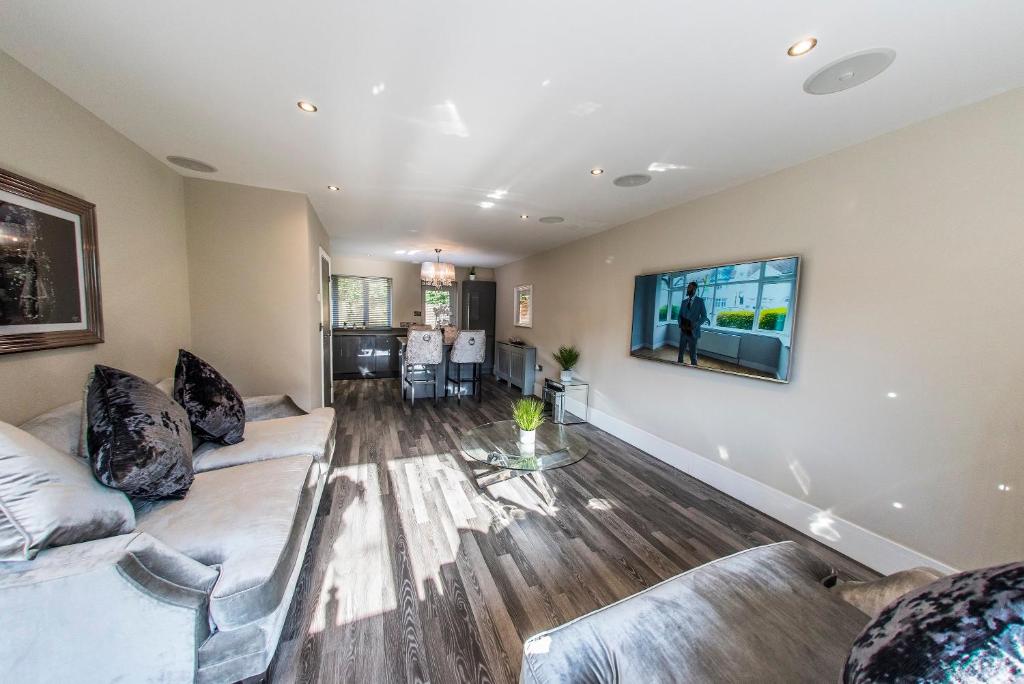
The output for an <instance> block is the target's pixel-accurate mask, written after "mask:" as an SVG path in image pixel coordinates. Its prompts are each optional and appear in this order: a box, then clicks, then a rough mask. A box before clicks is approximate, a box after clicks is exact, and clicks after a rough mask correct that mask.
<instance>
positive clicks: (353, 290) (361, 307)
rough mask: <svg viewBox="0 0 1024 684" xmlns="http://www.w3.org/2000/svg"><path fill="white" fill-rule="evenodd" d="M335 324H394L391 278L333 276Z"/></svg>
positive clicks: (379, 325)
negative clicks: (392, 319) (392, 321)
mask: <svg viewBox="0 0 1024 684" xmlns="http://www.w3.org/2000/svg"><path fill="white" fill-rule="evenodd" d="M331 325H332V326H333V327H335V328H340V327H343V326H357V327H366V328H390V327H391V278H379V277H364V276H345V275H335V276H331Z"/></svg>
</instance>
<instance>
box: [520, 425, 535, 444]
mask: <svg viewBox="0 0 1024 684" xmlns="http://www.w3.org/2000/svg"><path fill="white" fill-rule="evenodd" d="M519 444H521V445H522V446H524V447H526V448H527V449H532V448H533V447H534V445H536V444H537V431H536V430H524V429H522V428H519Z"/></svg>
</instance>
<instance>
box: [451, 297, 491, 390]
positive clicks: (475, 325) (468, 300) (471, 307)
mask: <svg viewBox="0 0 1024 684" xmlns="http://www.w3.org/2000/svg"><path fill="white" fill-rule="evenodd" d="M496 287H497V283H495V282H493V281H489V280H463V281H462V300H461V301H462V320H460V321H459V327H461V328H463V329H465V330H484V331H486V332H487V359H486V360H484V365H483V368H481V371H482V372H483V373H484V374H486V375H490V374H491V373H492V372H493V369H494V319H495V312H494V307H495V305H496V302H497V300H496V292H497V290H496Z"/></svg>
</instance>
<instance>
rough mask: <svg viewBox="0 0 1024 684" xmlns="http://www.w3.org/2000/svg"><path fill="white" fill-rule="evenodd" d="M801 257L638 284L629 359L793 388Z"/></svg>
mask: <svg viewBox="0 0 1024 684" xmlns="http://www.w3.org/2000/svg"><path fill="white" fill-rule="evenodd" d="M799 280H800V257H795V256H791V257H780V258H776V259H764V260H762V261H748V262H743V263H737V264H723V265H720V266H701V267H699V268H687V269H679V270H676V271H667V272H664V273H652V274H648V275H640V276H637V277H636V283H635V285H634V290H633V332H632V339H631V341H630V355H631V356H635V357H637V358H641V359H650V360H652V361H661V362H664V363H673V364H677V365H685V366H691V367H694V368H701V369H704V370H712V371H718V372H721V373H734V374H736V375H746V376H750V377H755V378H762V379H765V380H773V381H775V382H789V376H790V364H791V360H792V353H793V330H794V326H795V323H796V295H797V285H798V283H799Z"/></svg>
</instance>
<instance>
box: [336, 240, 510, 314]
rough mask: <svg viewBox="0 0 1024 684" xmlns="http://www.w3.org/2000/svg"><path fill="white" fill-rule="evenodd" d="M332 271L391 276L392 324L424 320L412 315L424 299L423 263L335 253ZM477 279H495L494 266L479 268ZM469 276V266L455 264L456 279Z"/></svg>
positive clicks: (348, 273) (338, 273)
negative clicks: (421, 276) (421, 274)
mask: <svg viewBox="0 0 1024 684" xmlns="http://www.w3.org/2000/svg"><path fill="white" fill-rule="evenodd" d="M331 271H332V272H333V273H334V274H336V275H354V276H381V277H385V278H391V291H392V294H391V311H392V317H393V321H392V324H393V325H395V326H397V325H398V324H399V323H401V322H402V321H411V322H413V323H422V322H423V317H422V316H417V317H413V315H412V312H413V311H421V310H422V309H423V303H422V298H421V294H420V293H421V290H420V264H419V263H410V262H408V261H385V260H384V259H370V258H361V257H351V256H343V255H341V254H339V253H335V254H334V255H333V256H332V258H331ZM476 277H477V280H494V269H491V268H479V267H478V268H477V269H476ZM468 278H469V269H468V268H463V267H461V266H460V267H456V269H455V279H456V280H457V281H459V282H461V281H463V280H467V279H468Z"/></svg>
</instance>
